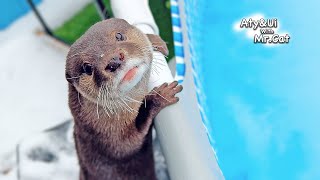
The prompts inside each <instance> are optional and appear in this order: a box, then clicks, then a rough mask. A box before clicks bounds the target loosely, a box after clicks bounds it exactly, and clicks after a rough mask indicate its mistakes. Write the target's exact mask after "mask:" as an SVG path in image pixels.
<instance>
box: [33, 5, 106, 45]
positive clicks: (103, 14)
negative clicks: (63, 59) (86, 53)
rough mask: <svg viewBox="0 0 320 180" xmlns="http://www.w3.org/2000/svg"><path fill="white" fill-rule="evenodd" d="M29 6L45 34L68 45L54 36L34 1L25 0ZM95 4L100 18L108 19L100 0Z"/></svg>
mask: <svg viewBox="0 0 320 180" xmlns="http://www.w3.org/2000/svg"><path fill="white" fill-rule="evenodd" d="M27 2H28V4H29V6H30V8H31V9H32V11H33V12H34V14H35V15H36V17H37V19H38V20H39V22H40V24H41V25H42V27H43V29H44V31H45V33H46V34H48V35H49V36H51V37H52V38H54V39H56V40H58V41H60V42H62V43H64V44H66V45H70V44H69V43H67V42H66V41H64V40H63V39H61V38H60V37H58V36H56V35H55V34H54V33H53V32H52V30H51V28H50V27H49V26H48V24H47V23H46V21H45V19H44V18H43V16H42V15H41V13H40V12H39V10H38V8H37V6H36V5H35V3H34V2H33V1H32V0H27ZM95 4H96V9H97V11H98V13H99V15H100V17H101V19H108V18H110V15H109V13H108V12H107V9H106V7H105V5H104V3H103V1H102V0H95Z"/></svg>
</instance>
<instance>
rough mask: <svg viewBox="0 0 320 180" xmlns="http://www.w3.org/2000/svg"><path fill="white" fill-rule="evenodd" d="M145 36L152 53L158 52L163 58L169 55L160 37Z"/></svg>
mask: <svg viewBox="0 0 320 180" xmlns="http://www.w3.org/2000/svg"><path fill="white" fill-rule="evenodd" d="M146 35H147V37H148V39H149V41H150V42H151V44H152V47H153V50H154V51H159V52H161V53H162V54H163V55H165V56H167V55H168V54H169V50H168V48H167V44H166V43H165V42H164V41H163V40H162V39H161V37H160V36H158V35H154V34H146Z"/></svg>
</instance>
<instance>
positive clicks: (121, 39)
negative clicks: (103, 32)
mask: <svg viewBox="0 0 320 180" xmlns="http://www.w3.org/2000/svg"><path fill="white" fill-rule="evenodd" d="M116 39H117V41H124V40H125V36H124V35H123V34H122V33H119V32H118V33H117V34H116Z"/></svg>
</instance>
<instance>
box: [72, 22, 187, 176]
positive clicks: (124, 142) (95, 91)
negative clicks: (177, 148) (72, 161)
mask: <svg viewBox="0 0 320 180" xmlns="http://www.w3.org/2000/svg"><path fill="white" fill-rule="evenodd" d="M117 32H121V33H122V34H123V35H125V38H124V40H122V41H117V40H116V38H115V36H116V35H115V34H116V33H117ZM152 49H155V50H158V51H160V52H162V53H163V54H167V53H168V50H167V47H166V45H165V43H164V42H163V41H162V40H161V39H160V37H158V36H156V35H144V34H143V33H142V32H140V31H139V30H138V29H136V28H135V27H133V26H131V25H129V24H128V23H127V22H126V21H124V20H120V19H110V20H106V21H102V22H99V23H97V24H95V25H94V26H92V27H91V28H90V29H89V30H88V31H87V32H86V33H85V34H84V35H83V36H82V37H81V38H80V39H79V40H77V41H76V42H75V43H74V44H73V45H72V47H71V49H70V51H69V53H68V56H67V62H66V78H67V80H68V81H69V107H70V109H71V112H72V115H73V117H74V120H75V126H74V137H75V142H76V149H77V153H78V158H79V164H80V179H82V180H99V179H101V180H102V179H103V180H108V179H112V180H144V179H145V180H152V179H156V177H155V170H154V159H153V151H152V134H151V130H150V129H151V126H152V121H153V118H154V117H155V116H156V115H157V114H158V113H159V112H160V110H161V109H163V108H164V107H166V106H168V105H170V104H173V103H176V102H177V101H178V98H177V97H175V94H176V93H178V92H180V91H181V90H182V86H178V83H177V82H173V83H171V84H169V85H168V84H167V83H165V84H163V85H162V86H160V87H157V88H155V89H154V90H153V91H151V92H150V93H147V81H148V79H149V75H150V69H147V70H146V71H145V73H144V78H142V79H141V80H140V81H139V82H138V83H137V84H136V85H135V86H134V87H133V88H132V89H131V90H130V91H129V92H125V93H124V95H121V96H126V97H130V98H132V99H135V101H130V102H129V101H128V102H126V104H127V105H126V106H127V109H130V108H131V109H132V110H131V112H129V111H128V110H126V109H123V108H122V110H120V108H119V109H118V111H117V113H111V111H108V110H106V108H104V105H105V104H108V103H109V106H114V104H117V103H118V106H120V105H119V104H122V105H123V106H125V104H124V103H122V102H121V101H120V100H119V99H120V98H118V94H121V93H120V92H119V91H118V89H117V87H116V86H117V85H116V84H115V80H116V78H115V77H116V76H117V75H118V74H117V73H119V72H121V71H122V67H123V66H125V63H127V62H126V61H130V59H132V58H140V59H144V63H146V64H147V65H148V67H150V65H151V63H152V59H153V58H152ZM119 52H121V53H123V54H124V57H125V60H126V61H124V62H121V63H122V64H121V66H120V67H119V68H118V69H117V71H115V72H110V71H108V70H106V66H107V65H108V64H110V62H111V60H110V59H112V57H115V56H117V55H118V54H119ZM84 63H90V64H91V65H92V69H93V72H92V74H86V73H84V72H83V64H84ZM104 86H105V87H108V88H109V90H110V91H112V92H111V95H110V96H112V97H110V96H106V95H105V94H104V95H105V96H106V97H105V99H106V101H99V99H98V97H100V95H101V93H100V91H101V89H103V88H102V87H104ZM108 88H106V89H108ZM119 96H120V95H119ZM113 98H114V99H113ZM137 101H138V102H141V103H137ZM111 102H112V103H113V105H110V104H111ZM115 102H117V103H115ZM145 103H146V104H145ZM129 107H130V108H129ZM114 108H115V106H114Z"/></svg>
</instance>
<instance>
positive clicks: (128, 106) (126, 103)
mask: <svg viewBox="0 0 320 180" xmlns="http://www.w3.org/2000/svg"><path fill="white" fill-rule="evenodd" d="M121 101H122V102H123V103H124V104H125V105H126V106H127V107H128V108H129V109H130V110H132V111H135V112H138V111H137V110H135V109H132V108H131V107H130V106H129V105H128V104H127V103H126V102H125V101H124V100H123V99H122V98H121Z"/></svg>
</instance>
